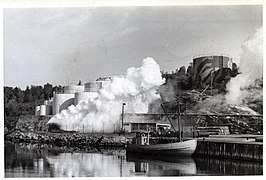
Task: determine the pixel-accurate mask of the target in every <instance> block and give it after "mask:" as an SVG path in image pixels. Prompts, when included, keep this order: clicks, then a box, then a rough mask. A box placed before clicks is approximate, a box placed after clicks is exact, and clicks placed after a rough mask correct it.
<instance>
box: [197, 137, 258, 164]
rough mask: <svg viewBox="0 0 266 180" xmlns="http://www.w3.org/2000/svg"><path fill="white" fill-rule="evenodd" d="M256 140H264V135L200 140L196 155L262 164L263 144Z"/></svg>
mask: <svg viewBox="0 0 266 180" xmlns="http://www.w3.org/2000/svg"><path fill="white" fill-rule="evenodd" d="M256 138H262V135H260V136H259V135H227V136H210V137H208V138H198V144H197V148H196V151H195V153H194V155H195V156H207V157H216V158H226V159H237V160H249V161H261V162H262V160H263V142H257V141H256V140H255V139H256Z"/></svg>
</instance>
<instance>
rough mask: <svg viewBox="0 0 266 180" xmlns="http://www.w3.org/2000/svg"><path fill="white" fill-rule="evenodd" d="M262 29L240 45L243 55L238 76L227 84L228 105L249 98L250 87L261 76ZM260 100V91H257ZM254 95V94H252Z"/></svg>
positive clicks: (240, 102) (253, 85) (254, 84)
mask: <svg viewBox="0 0 266 180" xmlns="http://www.w3.org/2000/svg"><path fill="white" fill-rule="evenodd" d="M262 35H263V33H262V29H259V30H257V32H256V33H255V35H254V36H253V37H252V38H249V39H248V40H247V41H245V42H244V44H243V45H242V49H243V53H242V55H241V58H240V65H239V72H240V73H241V74H239V75H238V76H236V77H235V78H233V79H231V80H230V82H229V83H228V84H227V90H228V94H227V96H226V100H227V102H228V103H230V104H236V105H239V104H242V103H243V102H244V101H245V99H246V98H248V96H250V95H251V94H250V91H249V90H248V89H250V87H255V86H257V84H256V81H255V80H256V79H261V78H262V76H263V73H262V70H263V55H262V52H263V43H262V40H263V37H262ZM258 93H259V94H260V95H259V97H261V98H262V90H261V91H258V92H257V93H255V94H257V95H258ZM253 94H254V93H253Z"/></svg>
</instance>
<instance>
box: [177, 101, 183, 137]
mask: <svg viewBox="0 0 266 180" xmlns="http://www.w3.org/2000/svg"><path fill="white" fill-rule="evenodd" d="M177 117H178V118H177V120H178V138H179V141H182V138H181V122H180V102H178V116H177Z"/></svg>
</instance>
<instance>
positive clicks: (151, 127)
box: [123, 122, 171, 132]
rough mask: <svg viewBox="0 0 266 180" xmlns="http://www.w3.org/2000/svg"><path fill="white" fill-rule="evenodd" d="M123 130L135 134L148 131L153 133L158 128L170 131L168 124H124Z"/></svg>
mask: <svg viewBox="0 0 266 180" xmlns="http://www.w3.org/2000/svg"><path fill="white" fill-rule="evenodd" d="M123 125H124V129H125V131H127V132H136V131H141V130H143V131H149V132H153V131H155V130H157V129H159V128H164V129H170V128H171V125H170V124H162V123H156V122H125V123H124V124H123Z"/></svg>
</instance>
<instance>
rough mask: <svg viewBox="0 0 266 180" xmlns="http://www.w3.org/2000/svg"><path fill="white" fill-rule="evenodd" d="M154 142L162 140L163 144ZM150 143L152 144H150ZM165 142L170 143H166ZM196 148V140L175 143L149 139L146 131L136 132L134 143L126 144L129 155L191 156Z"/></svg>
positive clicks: (168, 138) (166, 139) (171, 139)
mask: <svg viewBox="0 0 266 180" xmlns="http://www.w3.org/2000/svg"><path fill="white" fill-rule="evenodd" d="M156 140H164V143H155V142H156ZM151 141H153V142H154V143H150V142H151ZM167 141H168V142H169V141H172V142H169V143H167ZM196 147H197V140H196V139H190V140H184V141H179V142H175V139H174V138H170V137H164V138H160V137H159V138H156V137H151V138H150V137H149V132H148V131H136V138H135V143H128V144H127V147H126V151H127V152H131V153H144V154H158V155H182V156H191V155H192V154H193V153H194V152H195V149H196Z"/></svg>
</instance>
